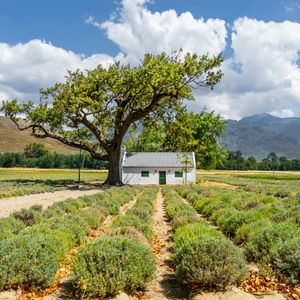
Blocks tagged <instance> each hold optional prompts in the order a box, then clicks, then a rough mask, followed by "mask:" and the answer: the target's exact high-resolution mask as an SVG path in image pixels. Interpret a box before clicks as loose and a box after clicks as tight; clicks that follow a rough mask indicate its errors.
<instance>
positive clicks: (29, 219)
mask: <svg viewBox="0 0 300 300" xmlns="http://www.w3.org/2000/svg"><path fill="white" fill-rule="evenodd" d="M39 210H40V208H38V207H33V208H29V209H24V208H23V209H21V210H20V211H16V212H14V213H13V214H12V216H13V217H14V218H15V219H17V220H20V221H22V222H23V223H24V224H25V226H32V225H33V224H37V223H40V222H41V220H42V218H43V216H42V213H41V212H40V211H39Z"/></svg>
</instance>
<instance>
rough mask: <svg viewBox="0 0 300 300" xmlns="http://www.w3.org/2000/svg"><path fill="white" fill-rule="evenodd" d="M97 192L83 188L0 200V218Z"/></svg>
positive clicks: (90, 188) (91, 188) (98, 190)
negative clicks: (33, 207) (32, 207)
mask: <svg viewBox="0 0 300 300" xmlns="http://www.w3.org/2000/svg"><path fill="white" fill-rule="evenodd" d="M99 192H101V189H100V188H98V189H97V188H95V187H84V188H80V189H78V190H63V191H56V192H52V193H51V192H50V193H41V194H33V195H26V196H18V197H11V198H7V199H1V200H0V218H5V217H7V216H9V214H11V213H12V212H14V211H18V210H20V209H22V208H29V207H30V206H32V205H36V204H40V205H42V206H43V208H47V207H48V206H50V205H52V204H53V203H55V202H59V201H63V200H66V199H68V198H78V197H81V196H88V195H93V194H97V193H99Z"/></svg>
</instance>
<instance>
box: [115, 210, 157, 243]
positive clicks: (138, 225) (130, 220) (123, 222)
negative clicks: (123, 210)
mask: <svg viewBox="0 0 300 300" xmlns="http://www.w3.org/2000/svg"><path fill="white" fill-rule="evenodd" d="M122 227H134V228H135V229H137V230H138V231H140V232H142V233H143V234H144V236H145V237H146V239H147V240H151V239H152V234H153V233H152V230H151V227H150V226H149V224H147V223H146V222H145V221H143V220H141V219H140V218H138V217H136V216H133V215H132V216H130V215H125V216H118V217H116V219H115V220H114V221H113V222H112V224H111V226H110V228H112V229H115V228H122Z"/></svg>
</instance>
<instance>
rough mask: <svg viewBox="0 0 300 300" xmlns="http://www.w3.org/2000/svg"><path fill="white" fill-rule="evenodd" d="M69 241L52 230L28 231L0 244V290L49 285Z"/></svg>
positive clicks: (63, 234) (31, 229) (61, 233)
mask: <svg viewBox="0 0 300 300" xmlns="http://www.w3.org/2000/svg"><path fill="white" fill-rule="evenodd" d="M70 245H71V241H70V239H69V237H68V236H67V235H66V234H65V233H63V232H61V231H55V230H52V231H50V230H48V231H46V230H44V231H43V232H40V231H39V230H35V229H33V228H30V229H28V230H25V231H24V232H22V233H20V234H18V235H16V236H14V237H12V238H10V239H7V240H5V241H1V242H0V265H1V268H0V289H4V288H9V287H11V286H15V285H20V284H27V285H29V286H31V287H34V288H36V289H41V288H45V287H47V286H49V285H50V284H51V283H52V282H53V280H54V278H55V274H56V270H57V269H58V266H59V262H60V260H61V259H62V258H63V257H64V256H65V254H66V252H67V249H69V247H70Z"/></svg>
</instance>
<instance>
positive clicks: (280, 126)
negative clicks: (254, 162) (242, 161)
mask: <svg viewBox="0 0 300 300" xmlns="http://www.w3.org/2000/svg"><path fill="white" fill-rule="evenodd" d="M220 144H221V145H222V146H224V147H225V148H226V149H228V150H238V149H239V150H241V151H242V153H243V155H244V156H245V157H248V156H251V155H252V156H254V157H255V158H256V159H258V160H261V159H263V158H265V157H266V156H267V155H268V154H269V153H270V152H275V153H277V155H278V156H286V157H288V158H297V159H300V118H278V117H274V116H272V115H269V114H260V115H253V116H250V117H245V118H243V119H241V120H239V121H234V120H228V121H227V130H226V132H225V134H224V135H223V137H222V139H221V142H220Z"/></svg>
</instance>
